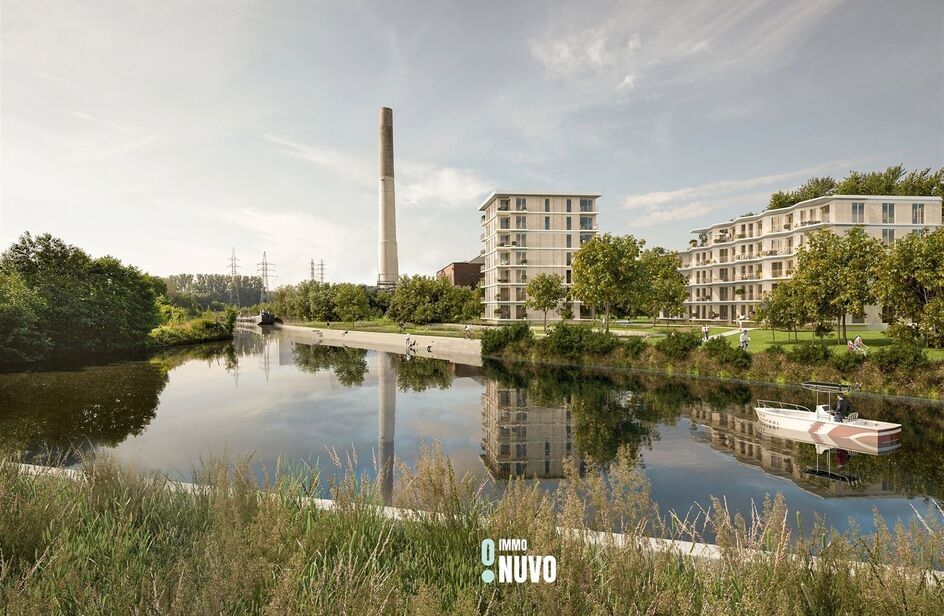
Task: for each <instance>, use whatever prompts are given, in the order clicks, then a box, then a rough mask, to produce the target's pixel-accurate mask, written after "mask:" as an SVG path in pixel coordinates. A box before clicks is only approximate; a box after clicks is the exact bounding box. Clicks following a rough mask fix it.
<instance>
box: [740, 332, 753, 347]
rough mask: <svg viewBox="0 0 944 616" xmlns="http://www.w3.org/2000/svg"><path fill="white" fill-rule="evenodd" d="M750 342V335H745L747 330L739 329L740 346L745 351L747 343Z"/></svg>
mask: <svg viewBox="0 0 944 616" xmlns="http://www.w3.org/2000/svg"><path fill="white" fill-rule="evenodd" d="M750 342H751V337H750V336H748V335H747V330H746V329H742V330H741V348H742V349H743V350H745V351H746V350H747V345H748V344H750Z"/></svg>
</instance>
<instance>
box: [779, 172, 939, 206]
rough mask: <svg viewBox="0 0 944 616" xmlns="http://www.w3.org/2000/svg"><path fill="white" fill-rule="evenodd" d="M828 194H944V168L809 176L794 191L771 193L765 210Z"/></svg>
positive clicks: (937, 195)
mask: <svg viewBox="0 0 944 616" xmlns="http://www.w3.org/2000/svg"><path fill="white" fill-rule="evenodd" d="M827 195H903V196H911V195H914V196H936V197H941V196H944V167H942V168H940V169H938V170H937V171H933V170H932V169H931V168H930V167H929V168H927V169H916V170H914V171H906V170H905V168H904V166H903V165H895V166H893V167H889V168H888V169H886V170H885V171H872V172H868V173H862V172H859V171H850V172H849V175H847V176H846V177H844V178H842V179H841V180H839V181H838V182H837V181H836V180H835V179H833V178H832V177H829V176H826V177H821V178H810V179H809V180H807V182H806V183H805V184H803V185H802V186H800V187H799V188H797V189H795V190H787V191H777V192H775V193H774V194H772V195H770V203H769V204H768V205H767V209H768V210H776V209H780V208H785V207H790V206H791V205H795V204H797V203H799V202H801V201H806V200H807V199H815V198H817V197H825V196H827Z"/></svg>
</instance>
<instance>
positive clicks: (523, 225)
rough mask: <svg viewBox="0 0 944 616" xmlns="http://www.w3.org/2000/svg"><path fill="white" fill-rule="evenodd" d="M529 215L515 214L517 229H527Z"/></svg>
mask: <svg viewBox="0 0 944 616" xmlns="http://www.w3.org/2000/svg"><path fill="white" fill-rule="evenodd" d="M527 221H528V217H527V216H515V229H527V228H528V222H527Z"/></svg>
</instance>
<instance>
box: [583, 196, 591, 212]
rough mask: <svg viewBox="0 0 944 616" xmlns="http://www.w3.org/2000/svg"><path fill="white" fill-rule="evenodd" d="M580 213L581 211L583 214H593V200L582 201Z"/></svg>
mask: <svg viewBox="0 0 944 616" xmlns="http://www.w3.org/2000/svg"><path fill="white" fill-rule="evenodd" d="M580 211H581V212H592V211H593V199H581V200H580Z"/></svg>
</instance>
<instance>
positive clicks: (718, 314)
mask: <svg viewBox="0 0 944 616" xmlns="http://www.w3.org/2000/svg"><path fill="white" fill-rule="evenodd" d="M940 225H941V197H906V196H889V195H867V196H862V195H832V196H827V197H818V198H816V199H810V200H808V201H803V202H800V203H797V204H796V205H793V206H791V207H788V208H782V209H777V210H767V211H764V212H762V213H761V214H752V215H748V216H741V217H739V218H735V219H732V220H730V221H728V222H724V223H718V224H715V225H711V226H709V227H703V228H699V229H693V230H692V233H696V234H698V239H693V240H691V242H690V243H689V248H688V249H687V250H683V251H680V252H679V258H680V259H681V262H682V266H681V269H680V271H681V272H682V273H683V274H684V275H685V276H686V277H687V278H688V285H687V287H686V289H687V292H688V298H687V299H686V301H685V308H684V311H683V315H682V316H683V317H684V318H688V319H693V320H699V321H722V322H731V321H736V320H738V318H739V317H743V318H744V319H745V320H748V321H749V320H751V318H752V315H753V313H754V310H755V309H756V307H757V305H758V304H759V303H760V301H761V299H762V298H763V296H764V295H765V294H766V293H769V292H770V291H772V290H773V289H774V287H776V286H777V284H778V283H780V282H782V281H784V280H788V279H789V278H790V277H791V276H792V274H793V269H794V267H795V265H796V256H797V251H798V250H800V249H801V248H802V247H803V245H804V243H805V241H806V236H807V234H808V233H810V232H811V231H814V230H816V229H828V230H829V231H831V232H833V233H845V232H847V231H848V230H849V229H852V228H853V227H863V228H864V229H865V230H866V232H867V233H868V234H869V235H871V236H873V237H876V238H878V239H881V240H882V241H884V242H886V243H889V244H890V243H893V242H894V241H895V239H897V238H901V237H903V236H904V235H905V234H907V233H911V232H914V231H919V230H921V229H925V228H931V227H937V226H940ZM882 321H883V319H882V311H881V308H880V307H879V306H869V307H867V309H866V312H865V315H864V316H862V317H856V316H855V315H850V316H849V322H850V323H858V324H866V325H870V326H881V324H882Z"/></svg>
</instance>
